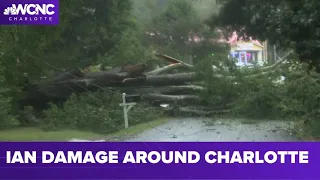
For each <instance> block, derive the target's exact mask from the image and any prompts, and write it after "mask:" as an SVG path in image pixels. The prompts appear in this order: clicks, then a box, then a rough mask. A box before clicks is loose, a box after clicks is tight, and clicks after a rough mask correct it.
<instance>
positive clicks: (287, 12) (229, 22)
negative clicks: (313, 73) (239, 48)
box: [208, 0, 320, 72]
mask: <svg viewBox="0 0 320 180" xmlns="http://www.w3.org/2000/svg"><path fill="white" fill-rule="evenodd" d="M319 8H320V2H319V1H317V0H295V1H291V0H278V1H255V0H224V5H223V7H222V9H221V11H220V13H219V14H218V16H213V17H212V18H211V19H210V20H209V21H208V23H209V24H210V25H211V26H212V27H223V28H225V29H226V30H227V31H228V32H229V33H231V32H233V31H237V32H239V33H240V34H241V35H249V36H251V37H254V38H258V39H261V40H266V39H268V40H269V41H270V42H271V43H273V44H277V45H278V46H279V47H281V48H284V49H294V50H295V51H296V52H297V54H298V55H299V56H300V60H301V61H302V62H307V63H309V64H310V65H311V66H310V67H314V66H315V67H316V68H317V70H318V72H320V66H319V65H320V60H319V59H320V51H319V47H320V29H319V27H320V26H319V25H320V24H319V23H320V14H319ZM247 37H248V36H247Z"/></svg>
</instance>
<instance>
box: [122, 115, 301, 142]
mask: <svg viewBox="0 0 320 180" xmlns="http://www.w3.org/2000/svg"><path fill="white" fill-rule="evenodd" d="M292 126H293V124H292V123H291V122H288V121H271V120H270V121H262V122H261V121H257V122H254V121H248V120H241V119H238V120H234V119H233V120H228V119H220V120H212V119H203V118H201V119H198V118H185V119H174V120H171V121H169V122H168V123H166V124H163V125H161V126H158V127H153V128H152V129H150V130H147V131H145V132H143V133H141V134H138V135H137V136H135V137H132V138H130V139H127V140H125V141H126V142H130V141H131V142H137V141H171V142H179V141H180V142H188V141H193V142H194V141H197V142H204V141H207V142H208V141H209V142H214V141H215V142H221V141H242V142H254V141H278V142H281V141H298V139H297V138H295V137H294V136H293V135H291V134H290V128H292Z"/></svg>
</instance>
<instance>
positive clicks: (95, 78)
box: [20, 52, 292, 115]
mask: <svg viewBox="0 0 320 180" xmlns="http://www.w3.org/2000/svg"><path fill="white" fill-rule="evenodd" d="M290 53H292V52H289V53H288V54H287V55H286V56H285V57H284V58H283V59H281V60H280V61H278V62H277V63H275V64H273V65H271V66H267V67H262V68H260V69H258V72H257V71H252V72H251V71H249V72H248V73H247V75H245V77H246V76H247V77H254V76H260V75H264V74H267V73H269V72H272V71H273V70H274V69H275V68H276V67H278V66H281V65H282V64H283V63H282V62H285V60H286V58H287V57H288V56H289V54H290ZM156 56H157V57H159V58H161V59H164V60H166V61H167V62H169V63H170V65H168V66H165V67H161V68H158V69H155V70H151V71H148V72H145V71H144V70H145V69H146V68H145V65H141V64H140V65H125V66H124V67H122V68H115V69H111V70H110V71H108V72H94V73H82V72H80V71H73V72H72V71H71V72H62V73H60V74H58V75H57V76H56V77H54V78H52V79H47V80H44V81H40V82H37V83H33V84H30V85H29V87H28V88H26V91H25V96H24V98H23V99H22V100H21V101H20V106H21V107H24V106H33V107H35V108H37V109H39V110H41V109H44V108H45V107H46V104H47V103H48V102H53V103H63V102H64V101H65V100H66V99H67V98H68V97H69V96H70V95H72V94H74V93H75V94H80V93H83V92H88V91H96V90H98V89H102V88H111V89H113V90H115V91H119V92H122V93H126V94H128V95H130V94H137V95H138V96H140V99H143V100H145V101H149V102H155V101H157V102H161V103H170V102H174V103H181V104H183V105H184V106H185V105H188V104H189V108H190V104H192V105H195V106H197V105H199V106H200V105H201V104H202V103H203V102H202V100H201V98H199V93H200V92H203V91H206V90H207V89H206V88H205V87H204V86H203V85H204V83H203V82H202V79H201V78H200V77H199V76H198V74H197V73H196V72H195V71H196V68H195V67H194V66H193V65H190V64H187V63H184V62H182V61H180V60H178V59H175V58H172V57H169V56H166V55H162V54H159V53H156ZM176 68H185V69H187V70H188V71H189V72H186V73H175V74H167V72H170V71H171V70H173V69H176ZM255 70H257V69H255ZM213 76H214V77H217V78H230V79H234V78H235V76H232V75H230V76H223V75H220V74H217V73H214V72H213ZM202 105H203V104H202ZM222 107H223V108H227V107H225V106H222ZM228 108H229V107H228ZM180 110H181V111H185V112H193V114H197V113H198V114H203V115H208V114H214V113H215V112H229V110H226V111H225V110H224V109H221V108H213V109H203V108H200V109H199V108H195V107H194V108H191V109H188V108H187V107H181V108H180Z"/></svg>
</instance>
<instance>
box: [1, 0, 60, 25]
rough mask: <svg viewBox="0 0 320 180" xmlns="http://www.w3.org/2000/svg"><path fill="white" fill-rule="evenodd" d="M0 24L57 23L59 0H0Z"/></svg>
mask: <svg viewBox="0 0 320 180" xmlns="http://www.w3.org/2000/svg"><path fill="white" fill-rule="evenodd" d="M0 13H1V14H0V25H58V24H59V0H1V1H0Z"/></svg>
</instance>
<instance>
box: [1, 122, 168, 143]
mask: <svg viewBox="0 0 320 180" xmlns="http://www.w3.org/2000/svg"><path fill="white" fill-rule="evenodd" d="M167 121H168V118H163V119H159V120H155V121H151V122H148V123H142V124H139V125H136V126H131V127H129V128H128V129H124V130H121V131H118V132H116V133H113V134H109V135H105V134H97V133H93V132H82V131H75V130H62V131H52V132H46V131H42V130H41V129H39V128H34V127H28V128H16V129H10V130H2V131H0V141H66V140H70V139H72V138H77V139H88V140H89V139H107V140H108V139H110V140H115V139H121V138H126V137H130V136H133V135H136V134H138V133H141V132H143V131H145V130H148V129H151V128H152V127H154V126H158V125H161V124H163V123H166V122H167Z"/></svg>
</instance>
